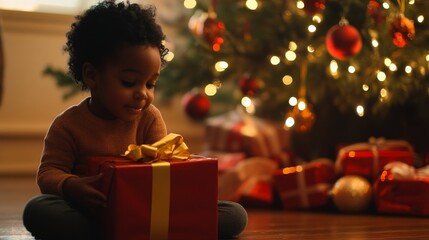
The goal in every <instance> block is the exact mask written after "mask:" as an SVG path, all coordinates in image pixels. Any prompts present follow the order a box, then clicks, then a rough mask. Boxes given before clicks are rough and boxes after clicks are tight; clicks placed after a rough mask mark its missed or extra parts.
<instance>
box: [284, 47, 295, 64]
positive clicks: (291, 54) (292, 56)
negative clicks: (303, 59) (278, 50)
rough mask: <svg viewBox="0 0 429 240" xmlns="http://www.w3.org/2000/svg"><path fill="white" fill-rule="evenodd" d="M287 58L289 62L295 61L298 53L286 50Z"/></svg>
mask: <svg viewBox="0 0 429 240" xmlns="http://www.w3.org/2000/svg"><path fill="white" fill-rule="evenodd" d="M285 58H286V59H287V60H288V61H289V62H293V61H295V59H296V53H295V52H294V51H290V50H289V51H286V53H285Z"/></svg>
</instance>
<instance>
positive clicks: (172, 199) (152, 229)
mask: <svg viewBox="0 0 429 240" xmlns="http://www.w3.org/2000/svg"><path fill="white" fill-rule="evenodd" d="M88 161H89V172H90V173H93V174H94V173H97V172H101V173H103V179H102V187H101V190H102V192H103V193H104V194H106V196H107V198H108V207H107V209H106V210H105V211H104V212H103V214H102V231H103V233H104V238H103V239H126V240H133V239H136V240H137V239H138V240H144V239H196V240H197V239H198V240H199V239H217V161H216V159H208V158H196V159H189V160H186V161H173V162H163V161H160V162H155V163H150V164H147V163H139V162H127V160H126V159H125V158H118V157H93V158H90V159H89V160H88Z"/></svg>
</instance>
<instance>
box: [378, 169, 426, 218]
mask: <svg viewBox="0 0 429 240" xmlns="http://www.w3.org/2000/svg"><path fill="white" fill-rule="evenodd" d="M374 192H375V200H376V201H375V202H376V205H377V211H378V212H380V213H395V214H405V215H419V216H429V201H428V199H429V167H425V168H422V169H419V170H416V169H414V168H413V167H411V166H409V165H407V164H405V163H402V162H392V163H390V164H388V165H386V167H385V170H384V171H383V172H382V174H381V175H380V177H379V178H378V179H377V181H376V182H375V183H374Z"/></svg>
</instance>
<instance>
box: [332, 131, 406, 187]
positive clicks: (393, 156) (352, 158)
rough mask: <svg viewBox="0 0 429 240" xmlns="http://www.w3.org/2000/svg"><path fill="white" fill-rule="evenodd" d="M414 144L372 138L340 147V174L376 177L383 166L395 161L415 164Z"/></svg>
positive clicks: (337, 167)
mask: <svg viewBox="0 0 429 240" xmlns="http://www.w3.org/2000/svg"><path fill="white" fill-rule="evenodd" d="M413 158H414V151H413V148H412V146H411V145H410V144H409V143H408V142H406V141H401V140H388V141H386V140H384V139H377V140H374V139H370V141H369V142H368V143H356V144H352V145H348V146H346V147H343V148H341V149H340V151H339V152H338V155H337V160H336V162H335V169H336V172H337V174H339V175H360V176H362V177H365V178H368V179H376V178H378V176H380V173H381V172H382V171H383V167H384V166H385V165H386V164H388V163H390V162H394V161H400V162H403V163H406V164H408V165H411V166H412V165H413Z"/></svg>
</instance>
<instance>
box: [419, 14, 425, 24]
mask: <svg viewBox="0 0 429 240" xmlns="http://www.w3.org/2000/svg"><path fill="white" fill-rule="evenodd" d="M424 20H425V16H423V15H420V16H418V17H417V22H419V23H422V22H423V21H424Z"/></svg>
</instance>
